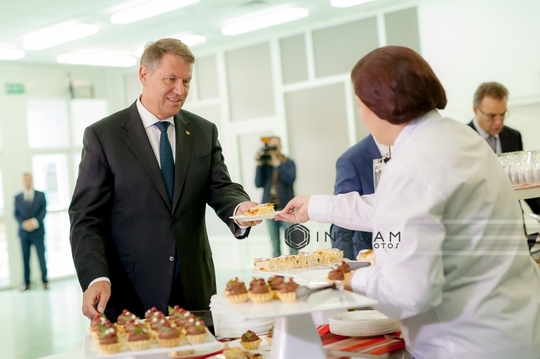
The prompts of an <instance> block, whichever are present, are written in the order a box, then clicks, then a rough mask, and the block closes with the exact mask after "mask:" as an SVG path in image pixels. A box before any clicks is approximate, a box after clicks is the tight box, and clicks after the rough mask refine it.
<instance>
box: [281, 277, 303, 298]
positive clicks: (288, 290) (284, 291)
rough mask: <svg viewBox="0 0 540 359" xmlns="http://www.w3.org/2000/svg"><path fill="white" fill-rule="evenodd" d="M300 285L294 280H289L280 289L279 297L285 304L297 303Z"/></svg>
mask: <svg viewBox="0 0 540 359" xmlns="http://www.w3.org/2000/svg"><path fill="white" fill-rule="evenodd" d="M297 288H298V284H296V283H295V282H294V281H293V279H292V278H289V281H288V282H283V284H281V286H280V287H279V291H278V292H277V296H278V298H279V299H281V301H283V302H296V289H297Z"/></svg>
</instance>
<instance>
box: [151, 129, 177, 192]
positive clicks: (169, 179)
mask: <svg viewBox="0 0 540 359" xmlns="http://www.w3.org/2000/svg"><path fill="white" fill-rule="evenodd" d="M155 125H156V126H157V127H158V128H159V130H160V131H161V136H160V138H159V159H160V164H161V173H162V174H163V179H164V180H165V185H166V186H167V191H168V192H169V198H170V199H171V201H172V198H173V188H174V159H173V154H172V149H171V143H170V142H169V137H168V136H167V128H169V125H170V123H169V122H167V121H159V122H156V123H155Z"/></svg>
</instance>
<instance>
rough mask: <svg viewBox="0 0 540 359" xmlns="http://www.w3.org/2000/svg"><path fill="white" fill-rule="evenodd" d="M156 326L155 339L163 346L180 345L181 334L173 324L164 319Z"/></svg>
mask: <svg viewBox="0 0 540 359" xmlns="http://www.w3.org/2000/svg"><path fill="white" fill-rule="evenodd" d="M160 324H161V325H159V326H158V327H157V337H156V341H157V342H158V343H159V345H161V346H162V347H164V348H171V347H176V346H178V345H180V341H181V340H182V335H181V333H180V330H179V329H178V328H176V325H175V324H171V323H169V322H168V321H166V320H164V321H162V322H161V323H160Z"/></svg>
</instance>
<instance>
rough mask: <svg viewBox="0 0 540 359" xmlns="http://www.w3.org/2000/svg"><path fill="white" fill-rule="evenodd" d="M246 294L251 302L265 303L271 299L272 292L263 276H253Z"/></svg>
mask: <svg viewBox="0 0 540 359" xmlns="http://www.w3.org/2000/svg"><path fill="white" fill-rule="evenodd" d="M248 296H249V299H251V301H252V302H253V303H266V302H269V301H271V300H272V299H273V297H274V294H273V292H272V291H271V290H270V288H269V287H268V285H267V284H266V282H265V280H264V279H263V278H255V279H253V280H252V281H251V283H250V284H249V291H248Z"/></svg>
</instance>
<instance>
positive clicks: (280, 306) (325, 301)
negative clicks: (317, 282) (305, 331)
mask: <svg viewBox="0 0 540 359" xmlns="http://www.w3.org/2000/svg"><path fill="white" fill-rule="evenodd" d="M374 304H377V301H376V300H375V299H371V298H368V297H366V296H364V295H360V294H357V293H353V292H349V291H345V292H344V293H343V298H341V297H340V293H339V292H338V291H337V290H330V289H329V290H323V291H320V292H317V293H314V294H312V295H311V296H310V297H309V298H308V299H307V300H305V301H302V302H292V303H286V302H282V301H280V300H277V299H274V300H272V301H270V302H268V303H253V302H246V303H239V304H236V303H230V302H226V303H224V305H225V307H226V308H227V309H229V310H232V311H233V312H235V313H236V314H237V315H238V316H239V317H240V318H268V317H278V316H289V315H296V314H307V313H311V312H317V311H326V310H333V309H341V308H344V309H348V308H363V307H370V306H372V305H374Z"/></svg>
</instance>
